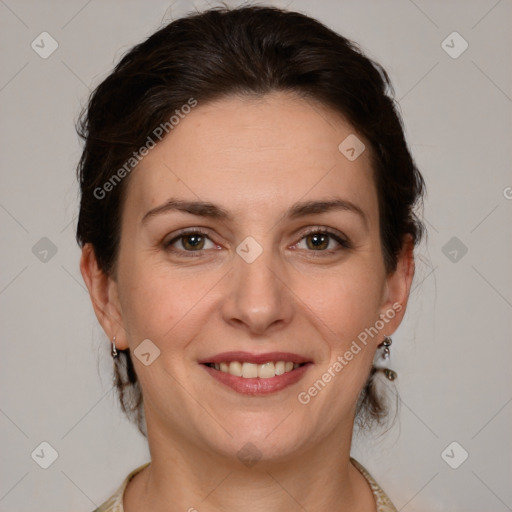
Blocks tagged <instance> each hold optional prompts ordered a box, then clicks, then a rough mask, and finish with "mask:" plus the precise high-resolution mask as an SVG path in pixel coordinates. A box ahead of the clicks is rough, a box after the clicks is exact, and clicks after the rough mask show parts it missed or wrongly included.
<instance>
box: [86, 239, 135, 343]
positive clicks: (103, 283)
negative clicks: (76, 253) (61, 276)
mask: <svg viewBox="0 0 512 512" xmlns="http://www.w3.org/2000/svg"><path fill="white" fill-rule="evenodd" d="M80 272H81V273H82V277H83V279H84V281H85V284H86V286H87V289H88V290H89V296H90V297H91V302H92V306H93V308H94V312H95V314H96V318H97V319H98V321H99V323H100V324H101V326H102V327H103V330H104V331H105V333H106V335H107V336H108V338H109V339H110V340H112V338H113V337H114V336H115V337H116V347H117V348H118V349H120V350H125V349H127V348H128V342H127V336H126V332H125V329H124V325H123V316H122V309H121V304H120V302H119V295H118V289H117V283H116V281H115V280H114V279H112V278H111V277H110V276H108V275H106V274H105V273H104V272H103V271H102V270H101V269H100V268H99V267H98V262H97V260H96V255H95V253H94V248H93V246H92V245H91V244H90V243H88V244H85V245H84V247H83V248H82V257H81V258H80Z"/></svg>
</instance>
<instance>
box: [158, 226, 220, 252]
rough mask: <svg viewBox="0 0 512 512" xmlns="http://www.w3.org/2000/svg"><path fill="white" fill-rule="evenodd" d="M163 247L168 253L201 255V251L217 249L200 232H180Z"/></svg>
mask: <svg viewBox="0 0 512 512" xmlns="http://www.w3.org/2000/svg"><path fill="white" fill-rule="evenodd" d="M164 247H165V249H166V250H168V251H169V252H174V253H176V254H179V253H181V254H184V253H193V252H197V253H201V251H203V250H204V251H206V250H208V249H215V248H218V247H216V245H215V244H214V243H213V242H212V240H210V237H209V236H208V235H207V234H206V233H203V232H201V231H188V232H182V233H181V234H180V235H178V236H176V237H175V238H173V239H172V240H169V241H168V242H167V243H164Z"/></svg>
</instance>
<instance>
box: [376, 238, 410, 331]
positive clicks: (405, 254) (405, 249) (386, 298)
mask: <svg viewBox="0 0 512 512" xmlns="http://www.w3.org/2000/svg"><path fill="white" fill-rule="evenodd" d="M414 270H415V264H414V242H413V239H412V236H411V235H409V234H408V235H406V236H405V237H404V242H403V244H402V250H401V251H400V254H399V256H398V261H397V267H396V270H395V271H394V272H393V273H392V274H389V275H388V276H387V277H386V283H385V286H384V293H383V302H382V306H381V314H384V315H385V314H386V312H388V315H386V316H387V318H389V316H390V315H389V312H390V311H394V316H393V318H392V319H390V320H389V321H388V322H387V324H386V327H385V332H384V334H386V335H388V336H390V335H391V334H393V333H394V332H395V331H396V330H397V329H398V326H399V325H400V324H401V322H402V319H403V317H404V314H405V310H406V308H407V301H408V300H409V293H410V290H411V284H412V280H413V277H414Z"/></svg>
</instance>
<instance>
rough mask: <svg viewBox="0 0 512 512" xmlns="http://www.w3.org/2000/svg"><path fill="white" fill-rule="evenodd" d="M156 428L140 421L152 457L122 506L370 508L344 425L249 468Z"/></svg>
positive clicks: (206, 510) (209, 510)
mask: <svg viewBox="0 0 512 512" xmlns="http://www.w3.org/2000/svg"><path fill="white" fill-rule="evenodd" d="M156 430H158V429H156ZM159 434H161V431H160V433H159V432H158V431H155V429H152V428H150V426H149V425H148V439H151V442H150V451H151V456H152V457H151V459H152V462H151V464H150V465H149V466H148V467H147V468H145V469H144V470H143V471H142V472H141V473H139V474H138V475H136V476H135V477H134V479H133V480H132V482H131V483H130V485H129V486H128V487H127V489H126V492H125V497H124V508H125V512H135V511H137V512H145V511H152V512H160V511H162V512H163V511H166V512H170V511H173V512H174V511H188V512H195V511H197V512H218V511H225V510H244V511H246V512H256V511H263V510H264V511H266V512H273V511H281V510H289V511H300V512H303V511H304V510H307V511H308V512H317V511H318V512H319V511H322V512H323V511H325V510H332V511H351V512H359V511H361V512H362V511H365V512H369V511H372V512H373V511H375V510H376V508H375V502H374V498H373V495H372V493H371V489H370V487H369V485H368V483H367V482H366V480H365V478H364V477H363V476H362V475H361V473H359V471H358V470H357V469H356V468H355V467H354V466H353V465H352V464H351V463H350V442H351V434H352V432H351V430H350V431H349V432H344V433H343V432H342V433H341V434H340V433H336V434H335V435H333V436H332V437H333V438H332V439H326V440H325V441H324V442H323V443H320V444H316V445H315V446H314V447H313V448H311V449H309V450H305V451H301V453H300V454H293V455H288V456H285V457H280V458H279V459H267V460H265V459H261V460H259V461H257V462H256V463H255V464H254V465H252V466H250V467H249V466H247V465H245V464H243V463H242V462H241V461H240V460H238V458H232V457H231V458H228V457H223V456H220V455H218V454H215V453H213V452H211V451H210V452H208V451H207V450H204V449H200V448H198V447H197V446H196V445H192V444H190V442H189V441H187V440H185V439H179V438H178V437H177V436H176V435H175V434H173V436H172V437H170V436H165V441H164V438H163V437H162V436H161V435H159ZM169 439H172V440H173V441H172V442H169Z"/></svg>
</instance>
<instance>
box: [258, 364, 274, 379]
mask: <svg viewBox="0 0 512 512" xmlns="http://www.w3.org/2000/svg"><path fill="white" fill-rule="evenodd" d="M275 374H276V368H275V366H274V363H264V364H259V365H258V377H259V378H260V379H269V378H270V377H274V376H275Z"/></svg>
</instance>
